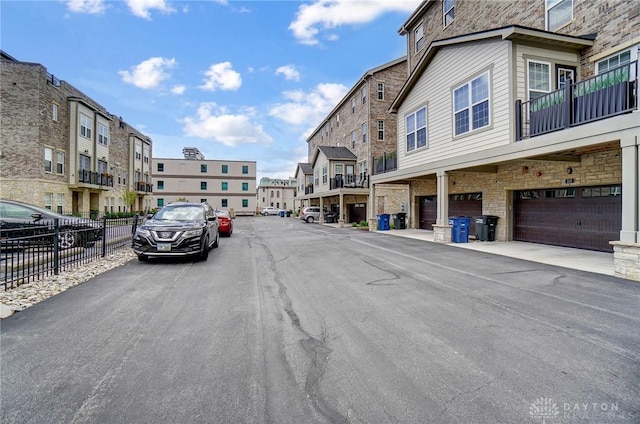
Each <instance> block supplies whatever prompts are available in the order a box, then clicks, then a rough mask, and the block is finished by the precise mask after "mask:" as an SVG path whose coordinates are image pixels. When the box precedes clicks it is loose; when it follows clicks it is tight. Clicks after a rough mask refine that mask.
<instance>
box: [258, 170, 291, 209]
mask: <svg viewBox="0 0 640 424" xmlns="http://www.w3.org/2000/svg"><path fill="white" fill-rule="evenodd" d="M297 186H298V183H297V181H296V179H295V178H288V179H283V178H269V177H263V178H261V179H260V183H259V184H258V190H257V194H256V200H257V202H258V210H261V209H262V208H265V207H267V206H273V207H276V208H279V209H283V210H286V211H297V210H298V208H299V207H300V205H299V204H297V203H296V201H295V199H296V191H297Z"/></svg>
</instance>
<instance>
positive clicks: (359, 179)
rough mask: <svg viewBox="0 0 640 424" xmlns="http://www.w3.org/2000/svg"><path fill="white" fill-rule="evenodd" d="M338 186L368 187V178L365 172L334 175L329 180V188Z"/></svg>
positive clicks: (337, 187)
mask: <svg viewBox="0 0 640 424" xmlns="http://www.w3.org/2000/svg"><path fill="white" fill-rule="evenodd" d="M340 188H369V178H368V176H367V174H361V175H355V174H346V175H336V176H335V177H334V178H331V179H330V180H329V189H331V190H336V189H340Z"/></svg>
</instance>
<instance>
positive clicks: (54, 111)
mask: <svg viewBox="0 0 640 424" xmlns="http://www.w3.org/2000/svg"><path fill="white" fill-rule="evenodd" d="M51 119H52V120H53V121H57V120H58V105H57V104H55V103H53V104H52V105H51Z"/></svg>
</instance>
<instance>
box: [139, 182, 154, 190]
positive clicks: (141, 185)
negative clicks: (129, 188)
mask: <svg viewBox="0 0 640 424" xmlns="http://www.w3.org/2000/svg"><path fill="white" fill-rule="evenodd" d="M136 191H142V192H144V193H153V184H149V183H145V182H143V181H137V182H136Z"/></svg>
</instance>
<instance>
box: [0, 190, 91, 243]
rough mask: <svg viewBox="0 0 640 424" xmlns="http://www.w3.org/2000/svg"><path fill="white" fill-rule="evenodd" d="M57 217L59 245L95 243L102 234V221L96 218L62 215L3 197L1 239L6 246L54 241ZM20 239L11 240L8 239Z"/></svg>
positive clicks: (0, 207) (0, 216)
mask: <svg viewBox="0 0 640 424" xmlns="http://www.w3.org/2000/svg"><path fill="white" fill-rule="evenodd" d="M56 220H58V221H57V225H58V247H59V248H60V249H70V248H72V247H85V246H92V245H93V244H95V242H96V241H97V240H100V239H101V238H102V225H101V224H100V223H99V222H98V221H95V220H92V219H86V218H79V217H74V216H67V215H62V214H59V213H57V212H54V211H52V210H50V209H46V208H41V207H38V206H35V205H31V204H28V203H23V202H17V201H14V200H5V199H2V200H0V239H2V246H3V247H5V246H6V247H17V246H25V245H27V246H28V245H43V244H44V245H47V244H53V243H54V235H55V227H56ZM16 238H17V239H19V240H15V241H9V240H8V239H16Z"/></svg>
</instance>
